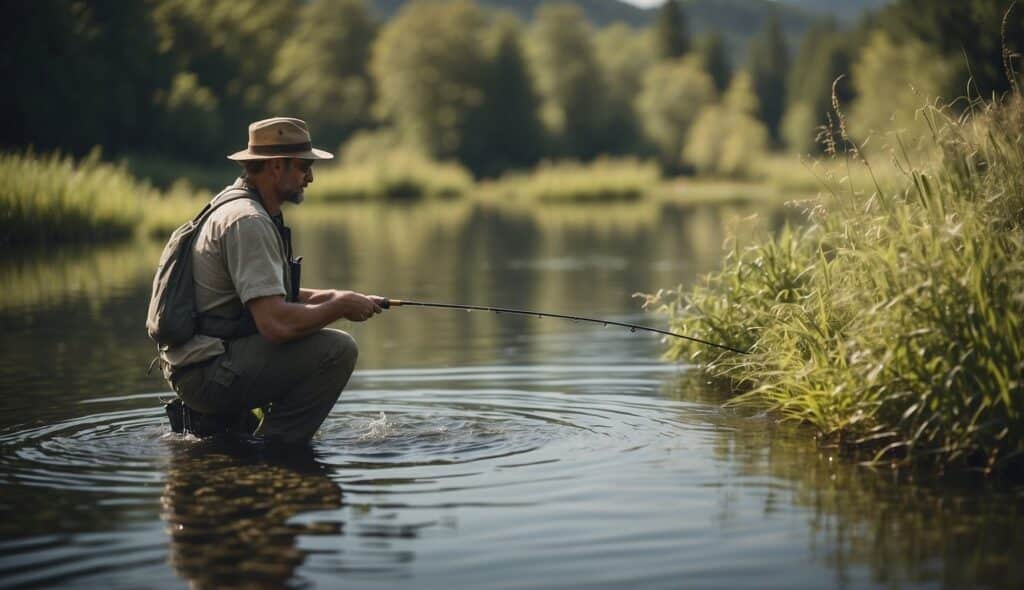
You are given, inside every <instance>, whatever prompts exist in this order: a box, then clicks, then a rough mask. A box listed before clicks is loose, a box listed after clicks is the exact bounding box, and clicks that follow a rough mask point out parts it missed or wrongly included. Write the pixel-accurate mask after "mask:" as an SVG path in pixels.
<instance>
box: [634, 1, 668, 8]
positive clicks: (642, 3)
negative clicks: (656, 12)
mask: <svg viewBox="0 0 1024 590" xmlns="http://www.w3.org/2000/svg"><path fill="white" fill-rule="evenodd" d="M624 1H625V2H627V3H629V4H634V5H636V6H641V7H643V8H650V7H651V6H657V5H659V4H661V3H662V2H664V1H665V0H624Z"/></svg>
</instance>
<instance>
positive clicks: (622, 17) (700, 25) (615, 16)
mask: <svg viewBox="0 0 1024 590" xmlns="http://www.w3.org/2000/svg"><path fill="white" fill-rule="evenodd" d="M407 1H409V0H370V5H371V6H372V7H373V8H374V10H375V12H376V13H377V16H378V18H381V19H384V20H386V19H388V18H390V17H391V16H392V15H394V14H395V12H397V11H398V10H399V9H400V8H401V7H402V5H403V4H405V3H406V2H407ZM552 1H553V0H476V2H477V4H479V5H480V6H484V7H487V8H494V9H502V10H507V11H510V12H513V13H515V14H517V15H519V17H520V18H522V19H523V20H524V21H529V20H530V19H531V18H532V17H533V14H534V12H535V11H536V9H537V7H538V6H540V5H542V4H546V3H552ZM559 1H560V2H562V3H565V4H576V5H579V6H580V7H581V8H582V9H583V12H584V14H586V16H587V19H588V20H590V22H591V23H593V24H594V25H595V26H597V27H604V26H607V25H609V24H612V23H614V22H621V23H625V24H627V25H630V26H633V27H636V28H642V27H647V26H650V25H651V24H653V23H654V20H655V17H656V16H657V14H658V9H657V8H647V9H644V8H639V7H636V6H633V5H632V4H627V3H625V2H621V1H620V0H559ZM788 1H789V2H790V3H791V4H807V5H813V4H814V3H815V2H818V1H822V0H788ZM824 1H826V2H835V3H836V4H843V3H844V2H845V1H849V2H851V3H872V2H874V3H877V2H879V1H881V0H824ZM683 9H684V10H685V11H686V18H687V20H688V22H689V26H690V31H691V33H693V34H694V35H700V34H701V33H705V32H707V31H710V30H712V29H716V30H718V31H719V32H721V33H722V34H723V35H724V36H725V38H726V41H727V43H728V44H729V46H730V50H731V51H730V52H731V53H732V54H733V55H734V56H740V55H745V54H744V53H743V51H744V48H745V46H746V42H747V41H748V40H749V39H750V37H752V36H753V35H754V34H756V33H757V32H758V31H760V30H761V28H762V27H763V25H764V21H765V19H767V18H768V16H769V15H770V14H771V13H772V12H775V13H777V14H778V16H779V19H780V23H781V24H782V30H783V31H784V32H785V33H786V36H787V37H788V38H789V39H790V46H791V48H792V49H795V47H796V43H798V42H799V40H800V37H801V36H802V35H803V33H804V32H805V31H806V30H807V28H808V27H809V26H810V25H811V23H812V22H814V20H816V19H817V18H821V14H820V13H812V12H811V11H809V10H807V9H805V8H804V7H802V6H790V5H786V4H783V3H782V2H772V1H771V0H685V1H684V2H683Z"/></svg>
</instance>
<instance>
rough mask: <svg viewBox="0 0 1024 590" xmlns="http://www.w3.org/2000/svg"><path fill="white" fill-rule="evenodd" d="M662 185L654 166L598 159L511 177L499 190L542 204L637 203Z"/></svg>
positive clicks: (552, 165) (549, 165)
mask: <svg viewBox="0 0 1024 590" xmlns="http://www.w3.org/2000/svg"><path fill="white" fill-rule="evenodd" d="M660 185H661V172H660V171H659V169H658V165H657V164H656V163H654V162H644V161H641V160H637V159H635V158H598V159H597V160H594V161H593V162H587V163H580V162H574V161H562V162H545V163H541V164H540V165H539V166H537V168H535V169H534V170H532V171H530V172H529V173H526V174H518V173H516V174H509V175H506V176H505V177H503V178H502V179H501V180H500V181H498V190H499V192H502V193H507V194H508V195H509V196H511V197H514V198H517V199H523V200H525V201H535V202H542V203H598V202H608V201H637V200H640V199H643V198H644V197H645V196H646V195H647V194H648V193H650V192H651V191H653V190H655V189H657V188H658V187H659V186H660Z"/></svg>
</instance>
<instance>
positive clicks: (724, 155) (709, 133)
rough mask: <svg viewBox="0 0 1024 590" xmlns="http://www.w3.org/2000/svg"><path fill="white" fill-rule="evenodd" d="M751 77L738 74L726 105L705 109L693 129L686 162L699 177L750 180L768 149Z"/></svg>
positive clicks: (687, 144) (723, 101)
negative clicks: (756, 115) (758, 161)
mask: <svg viewBox="0 0 1024 590" xmlns="http://www.w3.org/2000/svg"><path fill="white" fill-rule="evenodd" d="M756 113H757V97H756V96H754V91H753V87H752V84H751V81H750V76H749V74H747V73H746V72H740V73H739V74H737V75H736V76H735V77H734V78H733V81H732V84H731V85H730V86H729V90H728V92H727V93H726V94H725V97H724V98H723V100H722V104H716V105H711V106H709V107H707V108H705V109H704V110H703V111H702V112H701V114H700V115H699V116H698V117H697V120H696V122H694V124H693V127H692V128H691V129H690V134H689V137H688V138H687V141H686V147H685V149H684V151H683V159H684V161H686V162H687V163H688V164H690V165H692V166H693V167H694V168H695V169H696V170H697V173H698V174H701V175H712V176H729V177H747V176H751V175H752V173H753V172H754V171H755V170H756V168H757V160H758V158H759V157H760V156H761V155H762V154H764V153H765V152H766V151H767V149H768V130H767V129H766V128H765V126H764V125H763V124H762V123H761V122H760V121H758V120H757V118H756V117H755V114H756Z"/></svg>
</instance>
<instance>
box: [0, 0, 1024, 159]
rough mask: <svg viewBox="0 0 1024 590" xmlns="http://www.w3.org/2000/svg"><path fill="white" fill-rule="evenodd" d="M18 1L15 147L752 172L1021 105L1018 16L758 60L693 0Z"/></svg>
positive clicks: (12, 21)
mask: <svg viewBox="0 0 1024 590" xmlns="http://www.w3.org/2000/svg"><path fill="white" fill-rule="evenodd" d="M2 4H3V6H4V8H5V14H6V15H8V17H7V18H6V19H5V24H4V27H5V28H6V29H7V30H6V31H5V34H4V36H3V40H2V41H0V43H3V45H4V51H3V53H2V57H0V71H2V72H3V73H4V74H5V75H6V79H8V80H13V81H14V86H13V91H11V92H7V93H4V95H3V96H2V97H0V101H3V103H4V106H5V112H6V113H8V116H9V117H11V120H10V123H9V124H8V125H5V126H4V127H3V129H2V130H0V143H2V144H3V145H4V146H7V147H9V148H12V147H13V148H23V147H25V146H33V147H34V149H36V150H40V151H45V150H52V149H61V150H64V151H66V152H70V153H74V154H78V153H84V152H86V151H88V150H89V149H91V148H92V147H93V146H95V145H101V146H103V148H104V150H106V152H107V153H108V154H111V155H116V154H122V153H148V154H155V155H165V156H169V157H173V158H177V159H185V160H194V161H202V160H204V159H209V158H220V157H222V156H223V154H225V153H227V152H229V151H231V150H233V149H236V148H237V146H238V145H239V142H240V141H242V139H243V138H244V130H245V126H246V125H247V124H248V123H249V122H250V121H252V120H255V119H259V118H263V117H266V116H272V115H278V114H289V115H295V116H299V117H302V118H304V119H306V120H307V121H309V123H310V125H311V127H312V129H313V133H314V137H315V139H316V140H317V142H318V143H323V144H325V145H327V146H328V147H334V146H335V145H340V144H342V143H343V142H347V146H346V148H345V150H344V151H345V153H351V154H373V153H375V152H376V151H379V150H385V149H389V148H392V147H396V146H412V147H415V148H416V149H419V150H422V151H423V152H425V153H426V154H428V155H430V156H432V157H434V158H437V159H454V160H457V161H459V162H461V163H463V164H464V165H465V166H467V167H468V168H469V169H470V170H472V171H473V172H474V173H475V174H477V175H494V174H498V173H501V172H502V171H505V170H507V169H510V168H517V167H526V166H530V165H532V164H534V163H536V162H537V161H539V160H540V159H544V158H576V159H589V158H592V157H595V156H598V155H601V154H612V155H614V154H639V155H642V156H649V157H656V158H658V159H659V160H660V161H661V162H662V164H663V166H664V167H665V168H666V169H668V170H672V171H687V170H695V171H697V172H702V173H710V174H742V173H743V172H744V169H745V167H746V166H747V165H748V163H749V161H750V160H751V159H752V158H753V157H754V156H756V155H757V154H758V153H760V152H762V151H764V150H768V149H782V148H789V149H792V150H796V151H800V152H809V151H815V150H817V149H819V147H818V145H819V143H818V142H817V139H818V138H819V135H820V132H821V130H822V128H823V127H824V126H827V125H828V124H829V123H830V122H832V123H836V122H835V121H830V117H834V116H835V115H834V113H833V112H832V106H833V90H834V91H835V97H836V98H837V99H838V100H839V101H840V102H841V103H842V104H844V105H850V108H849V110H848V112H849V115H850V125H851V127H852V128H853V131H854V132H856V133H862V134H866V133H868V132H870V130H871V129H874V128H877V127H881V126H883V124H884V123H885V122H886V121H890V120H891V119H892V117H893V116H894V115H893V113H894V112H895V113H897V114H898V115H900V116H902V117H904V118H905V119H906V124H907V125H908V126H913V124H914V122H913V116H912V113H913V109H914V108H916V107H917V106H920V104H921V103H922V102H923V101H924V100H926V99H927V98H930V97H934V96H944V97H946V98H950V97H955V96H959V95H962V94H965V93H969V92H973V93H977V94H980V95H984V96H988V95H991V94H992V93H1001V92H1005V91H1006V90H1007V89H1008V88H1009V87H1010V84H1012V83H1013V80H1012V76H1007V71H1010V72H1012V71H1014V68H1015V60H1017V54H1016V53H1014V52H1015V51H1017V50H1019V47H1013V46H1012V44H1013V43H1018V44H1019V40H1020V39H1022V38H1024V26H1022V24H1024V18H1022V16H1021V13H1022V12H1024V10H1021V9H1018V10H1017V11H1016V13H1013V12H1011V13H1010V14H1009V16H1008V17H1007V18H1005V19H1004V15H1005V14H1006V10H1007V8H1008V7H1009V6H1010V4H1011V2H1010V0H963V1H960V2H955V3H947V2H932V1H930V0H898V1H897V2H895V3H894V4H892V5H891V6H889V7H888V8H886V9H884V10H882V11H880V12H878V13H876V14H874V15H873V16H871V17H870V18H867V19H865V20H864V21H863V22H862V23H861V24H860V25H859V26H857V27H855V28H853V29H852V30H840V29H839V27H838V26H837V25H836V24H835V23H831V22H821V23H819V24H817V25H815V26H813V27H812V28H811V29H810V30H809V31H808V32H807V33H806V35H805V36H804V38H803V40H802V41H801V42H800V44H799V45H798V46H797V47H789V43H788V42H787V39H786V37H785V36H784V35H783V33H782V31H781V30H780V26H779V23H778V20H777V19H774V18H770V19H769V20H768V21H767V22H766V23H765V24H764V27H763V29H762V31H761V32H760V33H759V34H758V35H757V36H755V37H754V38H753V39H752V40H751V41H750V45H749V47H748V50H747V55H746V56H745V59H733V58H732V57H731V56H730V55H729V53H728V52H727V50H726V43H725V40H724V39H723V37H722V35H721V34H719V33H716V32H714V31H709V32H706V33H704V34H700V35H695V34H694V33H693V32H692V31H691V30H690V29H689V27H688V25H687V19H686V11H685V5H684V4H683V3H681V2H679V1H678V0H669V1H668V2H667V3H666V4H665V5H664V6H663V7H662V8H661V10H660V13H659V15H658V19H657V21H656V23H655V25H654V26H653V27H651V28H650V29H647V30H637V29H632V28H629V27H626V26H625V25H621V24H616V25H612V26H608V27H605V28H602V29H595V28H593V27H592V26H591V25H590V24H589V23H588V22H587V20H586V18H585V17H584V14H583V13H582V11H581V10H580V9H579V8H578V7H576V6H574V5H568V4H557V3H546V4H543V5H541V6H540V7H539V8H538V9H537V11H536V13H535V15H534V17H533V19H532V20H531V21H530V22H529V23H523V22H522V21H520V20H519V19H518V18H516V17H515V16H513V15H511V14H509V13H502V12H496V11H488V10H484V9H482V8H481V7H479V6H478V5H477V4H475V3H474V2H473V1H472V0H416V1H413V2H410V3H408V4H406V5H405V6H404V7H403V8H402V9H401V10H400V11H399V12H398V13H397V14H396V15H395V16H394V17H392V18H391V19H389V20H388V21H387V22H384V23H381V22H377V21H376V20H375V19H374V18H373V16H372V14H371V12H370V11H369V9H368V7H367V6H366V5H365V4H364V2H363V0H275V1H268V0H136V1H132V2H121V1H118V0H37V1H35V2H31V3H29V2H19V1H17V0H14V1H11V0H4V1H3V2H2ZM1002 39H1006V40H1008V41H1009V42H1010V44H1011V45H1010V46H1009V48H1008V50H1007V51H1004V45H1003V43H1002V41H1001V40H1002ZM733 62H738V63H733ZM840 77H842V79H841V80H840V81H839V82H837V83H835V84H834V82H835V81H836V80H837V78H840ZM968 79H970V80H971V85H970V86H968V85H967V80H968ZM911 85H912V87H913V88H914V89H916V93H915V92H912V91H911V90H910V88H911Z"/></svg>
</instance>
